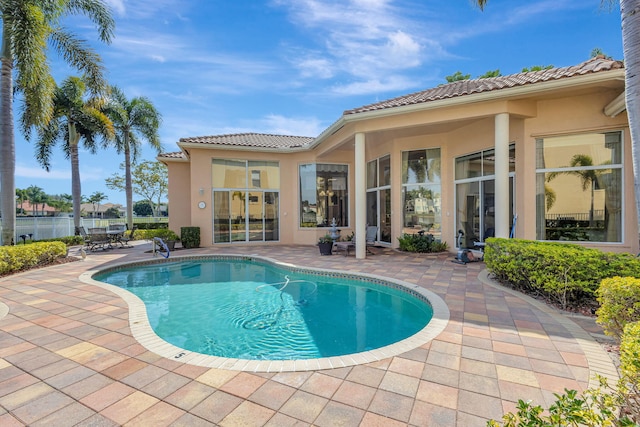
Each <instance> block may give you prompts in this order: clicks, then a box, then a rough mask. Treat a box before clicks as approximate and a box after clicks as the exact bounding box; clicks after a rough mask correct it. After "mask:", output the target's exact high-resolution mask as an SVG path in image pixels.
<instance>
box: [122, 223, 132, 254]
mask: <svg viewBox="0 0 640 427" xmlns="http://www.w3.org/2000/svg"><path fill="white" fill-rule="evenodd" d="M124 226H125V227H126V228H129V227H128V226H127V225H126V224H125V225H124ZM135 231H136V226H135V224H134V225H133V227H131V232H130V233H128V234H127V232H126V231H125V232H124V233H122V237H120V242H122V244H123V245H124V246H123V247H125V248H132V247H133V246H131V245H130V244H129V242H130V241H131V240H133V233H134V232H135Z"/></svg>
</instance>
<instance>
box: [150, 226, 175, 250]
mask: <svg viewBox="0 0 640 427" xmlns="http://www.w3.org/2000/svg"><path fill="white" fill-rule="evenodd" d="M153 237H159V238H161V239H162V240H163V241H164V243H165V244H166V245H167V247H168V248H169V250H170V251H172V250H174V249H175V247H176V242H179V241H180V237H179V236H178V235H177V234H176V233H175V232H174V231H171V230H169V229H168V228H159V229H157V230H155V231H154V233H153Z"/></svg>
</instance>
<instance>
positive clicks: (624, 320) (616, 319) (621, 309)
mask: <svg viewBox="0 0 640 427" xmlns="http://www.w3.org/2000/svg"><path fill="white" fill-rule="evenodd" d="M596 295H597V297H598V302H599V303H600V308H598V311H597V314H598V319H597V322H598V323H599V324H601V325H602V328H603V329H604V332H605V333H606V334H607V335H611V336H614V337H616V338H617V339H618V340H620V338H621V337H622V332H623V331H624V328H625V326H627V324H628V323H631V322H635V321H637V320H639V319H640V279H635V278H633V277H613V278H610V279H604V280H603V281H602V282H601V283H600V287H599V288H598V290H597V292H596Z"/></svg>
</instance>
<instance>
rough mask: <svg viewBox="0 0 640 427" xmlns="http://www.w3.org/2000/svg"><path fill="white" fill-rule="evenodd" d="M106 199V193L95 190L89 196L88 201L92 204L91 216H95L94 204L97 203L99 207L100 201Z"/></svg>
mask: <svg viewBox="0 0 640 427" xmlns="http://www.w3.org/2000/svg"><path fill="white" fill-rule="evenodd" d="M104 200H107V195H106V194H104V193H102V192H100V191H96V192H95V193H93V194H92V195H91V196H89V203H91V204H92V205H93V217H94V218H95V217H96V205H98V209H100V202H102V201H104Z"/></svg>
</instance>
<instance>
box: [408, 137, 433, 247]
mask: <svg viewBox="0 0 640 427" xmlns="http://www.w3.org/2000/svg"><path fill="white" fill-rule="evenodd" d="M402 205H403V207H404V215H403V216H404V219H403V221H404V223H403V225H404V232H405V233H412V232H417V231H420V230H424V231H427V232H429V233H432V234H434V235H436V236H437V237H440V227H441V224H442V212H441V207H442V196H441V187H440V149H439V148H430V149H427V150H415V151H405V152H403V153H402Z"/></svg>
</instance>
